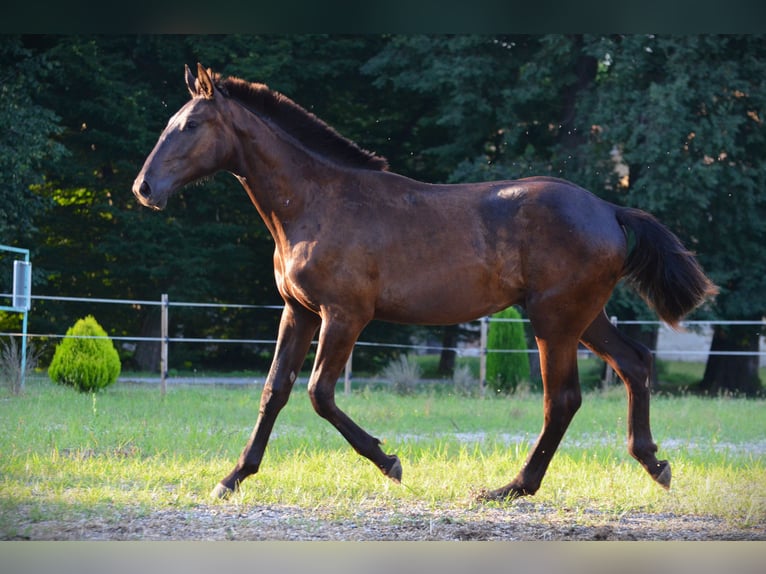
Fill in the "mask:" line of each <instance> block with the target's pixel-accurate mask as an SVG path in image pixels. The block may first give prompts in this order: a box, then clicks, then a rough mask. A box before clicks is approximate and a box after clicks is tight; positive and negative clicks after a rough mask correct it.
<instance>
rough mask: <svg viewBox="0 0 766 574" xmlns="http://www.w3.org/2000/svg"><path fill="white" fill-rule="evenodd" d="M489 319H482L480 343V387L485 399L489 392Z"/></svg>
mask: <svg viewBox="0 0 766 574" xmlns="http://www.w3.org/2000/svg"><path fill="white" fill-rule="evenodd" d="M488 330H489V317H482V318H481V337H480V342H479V386H480V388H481V396H482V397H483V396H484V394H485V392H486V390H487V332H488Z"/></svg>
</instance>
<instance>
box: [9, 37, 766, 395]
mask: <svg viewBox="0 0 766 574" xmlns="http://www.w3.org/2000/svg"><path fill="white" fill-rule="evenodd" d="M765 52H766V38H765V37H764V36H762V35H749V36H720V35H697V36H694V35H687V36H654V35H627V36H624V35H559V34H553V35H535V36H528V35H476V36H474V35H454V36H446V35H445V36H418V35H366V36H354V35H319V34H312V35H290V36H287V35H226V36H218V35H208V36H182V35H178V36H152V35H141V36H137V35H118V36H83V35H70V36H15V37H14V36H6V37H4V38H3V39H2V40H0V54H2V55H3V59H2V61H3V64H2V66H3V67H4V70H5V72H6V74H5V76H6V80H5V82H4V84H3V88H2V90H3V98H2V105H0V119H2V120H3V122H5V123H7V125H8V126H10V128H9V130H8V131H5V132H4V133H3V135H2V136H0V145H2V146H3V147H2V151H3V153H2V154H0V158H2V159H1V160H0V161H2V162H4V163H3V165H2V166H0V167H3V169H2V170H0V177H2V178H3V181H2V182H0V183H2V184H3V185H2V186H0V194H2V197H3V200H4V202H3V209H2V210H0V211H1V213H0V232H2V234H3V237H4V239H3V240H4V242H6V243H19V242H24V243H25V244H29V245H32V247H33V258H34V261H35V270H36V273H35V282H36V283H35V292H37V293H46V294H59V295H72V296H99V297H118V298H135V299H151V300H156V299H158V298H159V295H160V294H161V293H169V295H170V298H171V300H192V301H195V300H196V301H221V302H251V303H279V302H280V301H279V298H278V296H277V293H276V289H275V288H274V280H273V274H272V268H271V264H270V256H271V251H272V249H273V244H272V240H271V238H270V237H269V236H268V234H267V232H266V230H265V228H264V226H263V225H262V224H261V222H260V220H259V218H258V217H257V215H256V213H255V211H254V210H253V209H252V206H251V205H250V204H249V202H248V201H247V199H246V196H245V194H244V193H243V192H242V190H241V188H240V187H239V185H238V183H237V182H236V181H235V180H234V179H233V178H231V177H228V176H226V175H225V174H221V175H220V176H217V177H216V178H214V179H212V180H211V181H208V182H206V183H205V184H204V185H202V186H194V187H189V188H186V189H184V190H182V191H181V192H180V193H179V194H178V196H177V197H176V198H175V200H174V201H173V202H171V203H170V205H169V208H168V209H167V211H165V212H162V213H150V212H148V211H147V210H144V209H141V208H140V207H139V206H138V205H137V204H136V202H135V200H134V198H133V197H132V194H131V192H130V188H131V184H132V181H133V178H134V177H135V175H136V173H137V172H138V170H139V169H140V166H141V164H142V162H143V160H144V158H145V157H146V155H147V154H148V152H149V151H150V150H151V148H152V146H153V145H154V142H155V141H156V138H157V135H158V134H159V133H160V131H161V129H162V127H163V126H164V125H165V123H166V122H167V119H168V117H169V116H170V115H171V114H172V113H173V112H175V110H176V109H178V108H179V107H180V106H181V105H182V104H183V102H184V101H185V100H186V98H188V94H187V93H186V90H185V87H184V85H183V76H182V72H183V65H184V64H185V63H188V64H194V63H196V62H197V61H199V62H202V63H203V64H204V65H206V66H210V67H212V68H213V69H215V70H216V71H221V72H222V73H224V74H230V75H236V76H240V77H243V78H246V79H249V80H256V81H261V82H264V83H267V84H268V85H269V86H270V87H272V88H274V89H277V90H280V91H282V92H284V93H286V94H287V95H289V96H290V97H291V98H292V99H294V100H295V101H297V102H298V103H300V104H301V105H303V106H304V107H306V108H307V109H309V110H310V111H312V112H314V113H315V114H317V115H318V116H319V117H321V118H322V119H324V120H325V121H327V122H328V123H329V124H330V125H332V126H333V127H335V128H336V129H337V130H338V131H340V132H341V133H342V134H344V135H346V136H347V137H349V138H351V139H353V140H355V141H357V142H358V143H359V144H360V145H362V146H363V147H366V148H368V149H373V150H375V151H376V152H378V153H380V154H381V155H384V156H386V157H387V158H388V159H389V163H390V165H391V169H392V170H393V171H396V172H399V173H402V174H405V175H408V176H410V177H414V178H417V179H421V180H424V181H430V182H462V181H475V180H486V179H499V178H519V177H524V176H528V175H554V176H559V177H564V178H567V179H570V180H572V181H575V182H576V183H578V184H580V185H582V186H584V187H586V188H588V189H591V190H592V191H593V192H594V193H596V194H598V195H600V196H602V197H604V198H606V199H608V200H610V201H613V202H616V203H620V204H626V205H632V206H637V207H641V208H644V209H646V210H648V211H651V212H652V213H654V214H655V215H657V216H658V217H659V218H660V220H662V221H663V222H665V223H666V224H667V225H668V226H669V227H670V228H671V229H673V230H674V231H675V232H676V233H677V234H678V235H679V236H680V237H681V238H682V239H683V241H684V242H685V243H686V244H687V245H688V246H689V247H690V248H692V249H693V250H695V251H696V252H697V253H698V256H699V258H700V261H701V262H702V264H703V266H704V267H705V269H706V270H707V271H708V272H709V273H710V275H711V276H712V278H713V279H714V280H715V281H716V282H717V283H718V285H720V287H721V295H720V297H719V298H718V300H717V302H716V304H715V305H713V306H709V307H706V308H705V309H703V310H701V311H700V312H699V313H698V315H697V316H698V317H709V318H720V319H760V318H761V317H762V316H763V314H764V312H765V311H766V284H764V281H766V279H764V278H765V277H766V269H765V268H764V267H766V257H764V256H763V255H762V246H763V245H764V244H765V243H766V241H765V239H766V237H765V235H766V233H765V228H764V226H766V223H764V222H766V217H764V216H765V215H766V213H764V212H765V211H766V209H765V203H766V195H764V194H763V193H762V190H763V189H764V184H765V183H766V182H765V181H764V178H766V169H764V165H763V162H764V158H766V153H764V152H765V151H766V150H765V149H764V142H765V135H766V134H765V132H764V126H763V119H764V116H765V115H766V110H765V109H764V97H766V96H764V94H766V90H764V82H765V81H766V80H764V78H765V77H766V73H765V72H766V70H765V69H764V67H765V66H766V53H765ZM608 310H609V312H610V314H615V315H618V316H619V317H620V318H627V319H632V318H639V319H651V318H653V316H652V315H651V313H650V311H648V310H647V309H646V307H645V305H644V304H643V303H642V302H640V301H639V299H638V298H637V297H635V296H634V295H633V294H632V293H630V292H629V291H627V290H625V289H619V290H618V292H617V293H616V295H615V296H614V297H613V298H612V300H611V301H610V303H609V308H608ZM138 311H139V312H138V313H136V310H133V309H122V308H110V309H109V310H105V312H107V313H109V315H110V321H109V324H112V325H120V327H119V331H120V333H119V334H136V333H138V334H144V335H147V334H150V333H151V332H152V330H154V329H156V328H157V324H158V320H159V319H158V315H157V313H156V311H157V309H156V307H149V306H147V307H145V308H143V309H139V310H138ZM86 312H88V310H87V309H84V308H83V307H81V306H78V305H74V304H73V305H70V306H67V307H66V308H63V307H61V306H60V305H53V304H49V303H48V302H38V303H36V306H35V312H34V313H33V314H32V315H31V316H30V320H31V321H32V326H33V330H35V331H37V332H50V331H54V332H55V331H57V330H60V328H61V325H62V324H71V322H72V321H73V320H74V318H75V317H77V316H82V315H83V314H85V313H86ZM275 322H276V317H275V316H271V317H269V318H263V317H259V318H257V319H253V318H252V317H251V316H248V315H247V314H246V313H234V314H232V315H231V316H227V318H226V320H225V321H224V320H220V319H219V318H217V317H213V316H211V315H209V314H205V313H199V312H193V313H189V312H186V311H183V310H180V309H179V310H175V309H174V311H173V313H172V314H171V324H172V327H171V328H172V329H173V330H174V333H176V334H179V335H181V334H182V335H185V336H195V337H205V336H215V337H218V336H233V335H231V334H233V333H236V336H237V337H254V338H258V337H262V338H267V337H269V336H271V335H273V333H274V329H275ZM415 332H416V331H415V330H413V329H412V328H406V327H402V326H390V325H386V324H382V323H373V324H371V325H370V326H369V327H368V330H367V331H366V332H365V336H368V337H369V338H375V339H377V340H387V341H390V342H407V341H408V340H409V338H410V336H411V335H412V334H413V333H415ZM116 334H117V333H116ZM717 335H718V339H719V340H720V338H721V336H724V335H726V333H723V332H717ZM742 335H743V334H742V333H738V334H737V335H736V336H734V335H733V334H731V333H729V335H728V336H727V337H726V340H727V341H739V343H736V344H737V345H740V347H741V346H742V345H745V346H748V345H749V347H748V348H752V345H753V344H754V342H755V344H756V345H757V341H758V334H757V333H756V332H755V331H751V332H750V334H749V335H748V336H747V337H743V336H742ZM745 341H746V342H745ZM728 344H729V343H727V345H728ZM123 352H124V351H123ZM365 353H366V354H367V355H368V356H367V357H366V358H364V360H365V361H371V362H373V363H377V364H378V365H382V364H385V362H386V361H387V360H388V357H385V356H380V355H376V354H375V352H373V351H371V350H368V349H365ZM136 355H137V356H140V353H138V350H137V352H136ZM261 355H263V353H262V352H260V351H259V350H255V351H254V353H250V354H248V353H246V352H245V351H243V350H242V349H239V350H234V347H233V346H228V347H226V348H225V349H224V348H219V349H212V348H211V349H208V350H205V351H200V350H199V348H197V349H193V350H189V351H188V352H186V351H184V352H179V353H177V354H175V356H173V357H171V361H180V362H184V361H190V362H199V361H208V360H209V361H214V362H221V361H226V362H227V363H228V364H229V365H242V366H244V365H245V364H253V362H257V361H259V360H262V359H261V358H260V357H261ZM147 356H150V354H149V355H147ZM127 358H129V357H127V355H126V359H127ZM134 358H135V357H134ZM147 360H148V361H149V363H152V362H153V363H156V361H153V359H147ZM711 360H713V359H711ZM730 360H734V361H743V360H745V359H742V358H741V357H737V358H731V359H730ZM355 361H356V357H355ZM357 366H358V365H357ZM715 370H716V372H725V371H726V369H715ZM711 372H712V371H711ZM756 377H757V371H756ZM715 384H716V385H719V386H720V383H715ZM724 386H725V385H724ZM711 388H713V387H711Z"/></svg>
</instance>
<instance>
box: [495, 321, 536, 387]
mask: <svg viewBox="0 0 766 574" xmlns="http://www.w3.org/2000/svg"><path fill="white" fill-rule="evenodd" d="M492 318H493V319H497V321H492V322H491V323H490V325H489V333H488V334H487V351H488V353H487V384H488V385H489V386H490V387H492V388H493V389H494V390H495V391H497V392H511V391H514V390H516V388H518V386H519V385H520V384H522V383H524V382H529V381H530V369H529V356H528V355H527V353H526V352H525V351H526V349H527V341H526V337H525V336H524V324H523V323H522V322H521V321H520V319H521V313H519V312H518V311H517V310H516V309H515V308H513V307H508V308H507V309H504V310H503V311H500V312H499V313H495V314H494V315H493V316H492Z"/></svg>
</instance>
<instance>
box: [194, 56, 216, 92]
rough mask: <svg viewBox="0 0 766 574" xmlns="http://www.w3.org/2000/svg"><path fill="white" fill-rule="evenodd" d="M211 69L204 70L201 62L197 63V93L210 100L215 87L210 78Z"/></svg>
mask: <svg viewBox="0 0 766 574" xmlns="http://www.w3.org/2000/svg"><path fill="white" fill-rule="evenodd" d="M211 74H212V70H211V71H208V70H206V69H205V68H204V67H203V66H202V64H200V63H199V62H198V63H197V93H198V94H199V95H200V96H202V97H204V98H207V99H208V100H212V99H213V97H215V87H214V86H213V80H212V79H211V78H210V75H211Z"/></svg>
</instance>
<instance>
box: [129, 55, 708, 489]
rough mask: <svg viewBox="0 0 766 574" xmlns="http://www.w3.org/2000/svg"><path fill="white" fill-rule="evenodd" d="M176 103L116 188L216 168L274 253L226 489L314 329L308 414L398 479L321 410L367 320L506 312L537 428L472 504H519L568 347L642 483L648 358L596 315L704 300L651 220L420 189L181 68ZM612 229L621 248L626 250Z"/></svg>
mask: <svg viewBox="0 0 766 574" xmlns="http://www.w3.org/2000/svg"><path fill="white" fill-rule="evenodd" d="M186 84H187V87H188V89H189V91H190V92H191V96H192V98H191V100H190V101H189V102H187V103H186V104H185V105H184V106H183V107H182V108H181V109H180V110H179V111H178V112H177V113H176V114H175V115H174V116H173V117H172V118H170V120H169V122H168V125H167V127H166V128H165V130H164V131H163V132H162V134H161V135H160V138H159V141H158V142H157V144H156V146H155V147H154V149H153V150H152V152H151V154H150V155H149V157H148V158H147V159H146V162H145V164H144V166H143V168H142V169H141V172H140V173H139V174H138V176H137V177H136V180H135V182H134V184H133V193H134V194H135V196H136V197H137V198H138V200H139V201H140V202H141V203H142V204H143V205H145V206H148V207H151V208H153V209H162V208H163V207H164V206H165V205H166V203H167V201H168V198H169V197H170V195H171V194H172V193H173V192H174V191H176V190H178V189H179V188H180V187H182V186H184V185H186V184H188V183H190V182H193V181H196V180H199V179H200V178H203V177H206V176H210V175H212V174H213V173H215V172H218V171H222V170H223V171H228V172H230V173H232V174H233V175H234V176H235V177H236V178H237V179H238V180H239V182H240V183H241V184H242V186H243V187H244V188H245V191H247V194H248V195H249V196H250V199H251V200H252V202H253V204H254V205H255V208H256V209H257V210H258V213H259V214H260V216H261V217H262V219H263V221H264V223H265V225H266V226H267V227H268V229H269V231H270V232H271V234H272V236H273V237H274V242H275V244H276V248H275V251H274V273H275V276H276V285H277V289H278V290H279V293H280V294H281V296H282V298H283V299H284V302H285V306H284V310H283V313H282V318H281V322H280V326H279V335H278V340H277V345H276V350H275V355H274V360H273V363H272V366H271V369H270V371H269V374H268V377H267V379H266V382H265V385H264V388H263V394H262V397H261V403H260V410H259V414H258V419H257V422H256V423H255V428H254V429H253V432H252V435H251V436H250V439H249V440H248V442H247V445H246V446H245V449H244V451H243V452H242V455H241V456H240V458H239V461H238V462H237V464H236V466H235V467H234V469H233V470H232V472H231V473H230V474H229V475H228V476H226V477H225V478H223V480H222V481H221V482H220V483H219V484H218V485H217V486H216V488H215V489H214V490H213V494H214V495H215V496H218V497H226V496H228V495H230V494H231V493H232V492H234V491H235V490H236V489H237V488H238V486H239V484H240V483H241V482H242V481H243V480H244V479H245V478H246V477H248V476H249V475H251V474H254V473H256V472H257V471H258V468H259V466H260V464H261V460H262V457H263V454H264V450H265V448H266V443H267V441H268V439H269V435H270V433H271V430H272V428H273V426H274V421H275V419H276V417H277V414H278V413H279V411H280V410H281V409H282V407H283V406H284V405H285V404H286V402H287V400H288V397H289V395H290V391H291V389H292V386H293V382H294V381H295V378H296V376H297V373H298V372H299V370H300V368H301V366H302V364H303V362H304V359H305V357H306V354H307V352H308V349H309V346H310V344H311V342H312V341H313V338H314V336H315V335H316V333H317V331H318V332H319V337H318V347H317V351H316V359H315V362H314V366H313V369H312V372H311V376H310V380H309V383H308V392H309V395H310V397H311V402H312V405H313V406H314V408H315V410H316V412H317V413H318V414H319V415H320V416H322V417H323V418H325V419H327V420H328V421H330V423H332V424H333V425H334V426H335V427H336V428H337V429H338V431H340V433H341V434H342V435H343V436H344V437H345V438H346V439H347V440H348V442H349V443H350V444H351V446H352V447H353V448H354V449H355V450H356V451H357V452H358V453H359V454H361V455H362V456H364V457H366V458H368V459H369V460H370V461H372V462H373V463H374V464H375V465H376V466H377V467H378V468H379V469H380V470H381V471H382V472H383V474H384V475H386V476H388V477H389V478H391V479H393V480H394V481H397V482H399V481H400V479H401V476H402V466H401V463H400V461H399V458H398V457H397V456H396V455H387V454H386V453H384V452H383V451H382V450H381V448H380V441H379V440H378V439H377V438H375V437H373V436H371V435H369V434H368V433H367V432H365V431H364V430H363V429H362V428H361V427H359V426H358V425H357V424H356V423H355V422H354V421H352V420H351V418H349V417H348V416H347V415H346V414H345V413H344V412H343V411H341V410H340V409H339V408H338V407H337V405H336V403H335V385H336V383H337V380H338V377H339V375H340V373H341V371H342V369H343V368H344V365H345V364H346V360H347V358H348V356H349V354H350V352H351V350H352V348H353V346H354V343H355V342H356V340H357V337H358V336H359V334H360V333H361V331H362V329H363V328H364V327H365V325H367V324H368V323H369V322H370V321H371V320H372V319H381V320H385V321H393V322H401V323H419V324H454V323H462V322H466V321H471V320H474V319H477V318H479V317H482V316H485V315H488V314H491V313H493V312H496V311H499V310H501V309H504V308H506V307H508V306H510V305H513V304H518V305H521V306H523V307H524V308H525V310H526V312H527V315H528V316H529V319H530V320H531V323H532V326H533V328H534V333H535V337H536V340H537V345H538V348H539V351H540V363H541V369H542V377H543V387H544V395H543V408H544V423H543V428H542V432H541V434H540V436H539V438H538V440H537V442H536V443H535V445H534V446H533V448H532V449H531V452H530V454H529V456H528V458H527V460H526V462H525V464H524V466H523V468H522V469H521V470H520V472H519V474H518V475H517V476H516V477H515V478H514V479H513V480H511V482H509V483H508V484H506V485H505V486H502V487H501V488H498V489H496V490H492V491H484V492H483V494H482V496H481V498H483V499H487V500H489V499H505V498H514V497H517V496H522V495H531V494H534V493H535V492H536V491H537V490H538V488H539V487H540V483H541V481H542V479H543V476H544V474H545V472H546V469H547V467H548V464H549V463H550V461H551V458H552V457H553V454H554V452H555V451H556V448H557V447H558V445H559V442H560V441H561V439H562V437H563V436H564V433H565V431H566V429H567V426H568V425H569V423H570V421H571V420H572V417H573V416H574V414H575V412H576V411H577V409H578V408H579V406H580V403H581V394H580V385H579V380H578V373H577V346H578V342H580V341H581V342H582V343H583V344H585V345H586V346H587V347H588V348H590V349H591V350H592V351H593V352H594V353H596V354H597V355H599V356H600V357H602V358H603V359H604V360H605V361H606V362H607V363H609V364H610V365H611V366H612V368H614V370H615V371H616V372H617V373H618V375H619V376H620V378H621V379H622V380H623V382H624V383H625V388H626V390H627V395H628V449H629V451H630V453H631V454H632V455H633V457H635V458H636V459H637V460H638V461H639V462H640V463H641V465H642V466H643V467H644V468H645V469H646V470H647V471H648V473H649V475H650V476H651V477H652V478H653V479H654V480H655V481H657V482H658V483H659V484H660V485H662V486H663V487H665V488H668V487H669V485H670V477H671V473H670V465H669V464H668V462H667V461H665V460H657V458H656V457H655V453H656V451H657V446H656V444H655V443H654V442H653V439H652V434H651V430H650V427H649V380H650V373H651V369H652V357H651V354H650V353H649V351H648V350H647V349H646V348H645V347H643V346H642V345H640V344H639V343H637V342H635V341H632V340H631V339H628V338H627V337H625V336H624V335H623V334H621V333H620V332H619V331H618V330H617V329H616V328H615V327H614V326H613V325H612V324H611V323H610V322H609V320H608V318H607V317H606V315H605V313H604V305H605V304H606V302H607V300H608V299H609V297H610V294H611V292H612V290H613V288H614V287H615V285H616V284H617V282H618V281H619V280H620V279H622V278H625V279H626V280H627V281H629V282H631V283H632V284H633V285H634V286H635V287H636V289H637V291H638V292H639V293H640V294H641V295H642V296H643V297H644V299H645V300H646V301H647V303H648V304H649V305H650V306H652V307H653V308H654V309H655V310H656V312H657V314H658V315H659V316H660V317H661V318H662V319H663V320H664V321H666V322H667V323H669V324H671V325H675V324H677V323H678V321H679V320H680V319H681V318H682V317H683V316H684V315H685V314H686V313H688V312H689V311H691V310H692V309H694V308H695V307H696V306H697V305H699V304H701V303H702V302H703V301H704V300H705V299H707V298H708V297H712V296H713V295H715V293H716V287H715V286H714V285H713V284H712V283H711V282H710V281H709V280H708V278H707V277H706V276H705V275H704V273H703V271H702V269H701V268H700V266H699V265H698V263H697V262H696V260H695V258H694V257H693V256H692V255H691V254H690V253H689V252H688V251H687V250H686V249H685V248H684V247H683V245H682V244H681V242H680V241H679V240H678V238H677V237H676V236H675V235H674V234H672V233H671V232H670V231H669V230H668V229H667V228H665V227H664V226H663V225H661V224H660V223H658V222H657V220H655V219H654V218H653V217H652V216H651V215H649V214H647V213H645V212H642V211H639V210H636V209H629V208H623V207H618V206H615V205H612V204H610V203H607V202H605V201H603V200H601V199H599V198H598V197H596V196H595V195H593V194H591V193H590V192H588V191H585V190H584V189H582V188H580V187H578V186H576V185H574V184H572V183H569V182H567V181H563V180H560V179H554V178H549V177H534V178H528V179H522V180H518V181H493V182H486V183H472V184H459V185H430V184H426V183H421V182H418V181H413V180H412V179H408V178H406V177H403V176H401V175H397V174H395V173H391V172H389V171H388V170H387V163H386V160H385V159H383V158H381V157H378V156H376V155H374V154H372V153H370V152H367V151H365V150H363V149H361V148H359V147H358V146H357V145H356V144H354V143H353V142H351V141H349V140H347V139H345V138H343V137H341V136H340V135H339V134H338V133H337V132H336V131H335V130H333V129H332V128H331V127H329V126H328V125H327V124H325V123H324V122H322V121H321V120H319V119H318V118H316V117H315V116H314V115H312V114H310V113H309V112H307V111H305V110H304V109H303V108H301V107H300V106H298V105H297V104H295V103H294V102H292V101H291V100H290V99H288V98H287V97H285V96H283V95H281V94H279V93H277V92H274V91H271V90H269V89H268V88H267V87H266V86H265V85H263V84H256V83H249V82H245V81H243V80H240V79H236V78H223V77H221V76H219V75H214V74H213V73H212V72H211V71H210V70H205V69H204V68H203V67H202V66H201V65H199V64H198V65H197V77H196V78H195V77H194V75H193V73H192V72H191V71H190V70H189V68H188V67H186ZM627 234H632V236H633V237H634V239H635V245H634V246H633V247H632V249H629V248H628V241H627V238H626V236H627Z"/></svg>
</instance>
